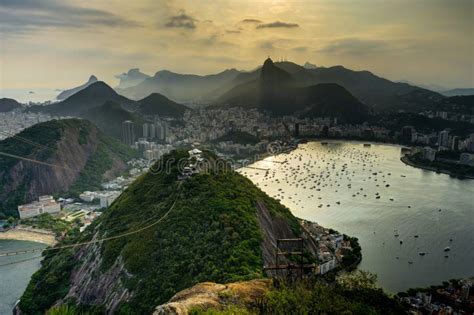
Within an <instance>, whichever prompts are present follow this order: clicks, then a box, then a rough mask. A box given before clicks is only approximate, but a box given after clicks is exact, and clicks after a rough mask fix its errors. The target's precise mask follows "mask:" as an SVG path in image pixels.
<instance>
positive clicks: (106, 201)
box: [99, 191, 120, 208]
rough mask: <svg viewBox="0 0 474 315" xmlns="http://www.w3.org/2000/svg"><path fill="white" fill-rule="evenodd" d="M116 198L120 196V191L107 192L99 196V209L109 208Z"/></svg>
mask: <svg viewBox="0 0 474 315" xmlns="http://www.w3.org/2000/svg"><path fill="white" fill-rule="evenodd" d="M118 196H120V191H108V192H105V193H103V194H100V195H99V198H100V207H101V208H107V207H109V206H110V205H111V204H112V203H113V202H114V201H115V199H117V197H118Z"/></svg>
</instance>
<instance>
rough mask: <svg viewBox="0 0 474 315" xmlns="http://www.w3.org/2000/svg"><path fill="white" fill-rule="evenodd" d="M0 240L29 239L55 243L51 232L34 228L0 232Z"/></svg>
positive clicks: (51, 244)
mask: <svg viewBox="0 0 474 315" xmlns="http://www.w3.org/2000/svg"><path fill="white" fill-rule="evenodd" d="M0 240H15V241H30V242H37V243H42V244H46V245H48V246H53V245H55V244H56V243H57V240H56V237H55V235H54V234H53V233H52V232H48V231H45V230H34V229H24V228H21V227H20V228H14V229H10V230H8V231H5V232H0Z"/></svg>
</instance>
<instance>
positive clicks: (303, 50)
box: [292, 46, 308, 52]
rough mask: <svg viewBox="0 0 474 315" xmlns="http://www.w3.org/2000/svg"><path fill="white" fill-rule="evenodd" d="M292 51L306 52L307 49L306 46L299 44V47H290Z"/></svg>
mask: <svg viewBox="0 0 474 315" xmlns="http://www.w3.org/2000/svg"><path fill="white" fill-rule="evenodd" d="M292 50H293V51H296V52H306V51H308V47H306V46H299V47H294V48H292Z"/></svg>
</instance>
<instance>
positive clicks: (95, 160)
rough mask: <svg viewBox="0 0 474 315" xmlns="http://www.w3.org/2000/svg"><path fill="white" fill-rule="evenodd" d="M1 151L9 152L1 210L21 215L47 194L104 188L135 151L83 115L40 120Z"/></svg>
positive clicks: (0, 161)
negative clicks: (21, 206) (20, 210)
mask: <svg viewBox="0 0 474 315" xmlns="http://www.w3.org/2000/svg"><path fill="white" fill-rule="evenodd" d="M0 152H2V153H4V154H3V155H0V211H1V212H3V213H4V214H6V215H16V214H17V210H16V209H17V205H19V204H23V203H25V202H30V201H32V200H35V199H36V198H38V196H41V195H45V194H56V193H69V194H72V195H74V194H75V195H77V194H78V193H80V192H82V191H84V190H93V189H95V188H100V184H101V182H102V181H103V180H105V179H107V178H111V176H114V175H117V174H119V173H120V172H122V171H124V170H125V169H126V168H127V165H126V163H125V162H126V161H127V160H128V159H130V158H131V157H133V156H135V153H134V152H133V151H132V150H131V149H129V148H128V147H126V146H125V145H123V144H121V143H119V142H118V141H116V140H114V139H112V138H110V137H107V136H105V135H104V134H103V133H102V132H101V131H100V130H99V129H98V128H97V127H96V126H94V125H93V124H92V123H90V122H88V121H86V120H80V119H66V120H52V121H48V122H44V123H40V124H36V125H34V126H32V127H30V128H27V129H25V130H23V131H22V132H20V133H19V134H18V135H16V136H15V137H10V138H7V139H5V140H3V141H0ZM5 154H7V155H10V156H7V155H5ZM13 156H14V157H13ZM19 157H21V158H23V159H20V158H19ZM25 159H29V160H33V161H27V160H25ZM41 163H45V164H41Z"/></svg>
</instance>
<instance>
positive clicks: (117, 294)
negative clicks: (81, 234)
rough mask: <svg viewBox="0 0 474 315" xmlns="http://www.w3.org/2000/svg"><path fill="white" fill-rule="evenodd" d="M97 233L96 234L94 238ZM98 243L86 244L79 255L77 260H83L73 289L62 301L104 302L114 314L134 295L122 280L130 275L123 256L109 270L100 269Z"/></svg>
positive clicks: (93, 303) (72, 281) (75, 273)
mask: <svg viewBox="0 0 474 315" xmlns="http://www.w3.org/2000/svg"><path fill="white" fill-rule="evenodd" d="M97 236H98V235H97V234H96V237H95V239H96V238H97ZM99 244H100V243H93V244H90V245H88V246H85V247H84V248H82V249H81V250H80V251H79V252H78V253H77V254H76V257H75V259H76V261H80V262H81V263H80V264H78V266H77V267H76V268H75V269H74V271H73V273H72V275H71V279H70V283H71V285H70V289H69V292H68V293H67V295H66V296H65V297H64V299H63V300H68V299H72V300H74V301H76V302H77V303H78V304H83V305H103V306H104V307H105V309H106V310H107V313H109V314H112V313H114V312H115V310H116V308H117V306H118V305H119V304H120V303H121V302H125V301H127V300H128V299H129V298H130V297H131V296H132V294H131V293H130V292H129V291H128V290H127V289H126V288H125V287H124V285H123V282H122V279H126V278H128V277H129V275H128V274H127V272H126V270H125V268H124V266H123V261H122V259H121V257H119V258H118V259H117V260H116V261H115V263H114V265H113V266H112V267H111V268H109V269H108V270H107V271H106V272H99V268H100V265H101V262H102V255H101V251H100V245H99ZM61 302H62V301H60V302H59V303H58V304H61Z"/></svg>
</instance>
